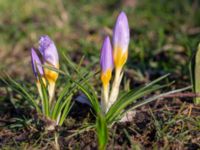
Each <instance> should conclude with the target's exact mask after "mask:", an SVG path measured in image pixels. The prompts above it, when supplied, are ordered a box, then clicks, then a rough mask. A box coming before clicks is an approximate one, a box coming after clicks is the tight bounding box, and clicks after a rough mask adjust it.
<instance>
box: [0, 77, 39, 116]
mask: <svg viewBox="0 0 200 150" xmlns="http://www.w3.org/2000/svg"><path fill="white" fill-rule="evenodd" d="M6 76H7V79H3V78H2V77H1V80H2V81H3V82H4V83H5V84H7V85H8V86H9V87H10V88H11V89H13V90H14V91H16V92H18V93H19V94H20V95H22V96H23V97H24V98H25V99H26V100H27V101H28V102H29V103H30V104H31V105H32V106H33V107H34V108H35V109H36V110H37V112H39V113H41V109H40V108H39V106H38V105H37V103H36V101H35V100H34V99H33V97H32V96H31V95H30V94H29V92H28V91H27V89H26V88H24V87H22V86H21V85H20V84H19V83H17V82H16V81H15V80H13V79H12V78H11V77H10V76H9V75H6Z"/></svg>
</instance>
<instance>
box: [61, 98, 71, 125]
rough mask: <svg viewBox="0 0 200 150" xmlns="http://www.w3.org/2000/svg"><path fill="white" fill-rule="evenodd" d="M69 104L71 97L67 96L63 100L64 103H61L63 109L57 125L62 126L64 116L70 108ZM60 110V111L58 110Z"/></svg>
mask: <svg viewBox="0 0 200 150" xmlns="http://www.w3.org/2000/svg"><path fill="white" fill-rule="evenodd" d="M70 104H71V97H68V99H66V100H65V103H64V104H63V105H62V107H61V110H63V108H64V110H63V112H62V115H61V118H60V121H59V125H60V126H62V124H63V122H64V120H65V118H66V116H67V115H68V114H69V111H70V110H71V108H72V106H73V104H72V105H70ZM60 112H61V111H60Z"/></svg>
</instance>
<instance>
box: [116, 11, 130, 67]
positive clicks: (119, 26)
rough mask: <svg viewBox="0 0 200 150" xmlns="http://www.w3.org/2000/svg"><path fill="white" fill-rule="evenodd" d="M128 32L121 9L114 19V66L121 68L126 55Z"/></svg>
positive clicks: (126, 20)
mask: <svg viewBox="0 0 200 150" xmlns="http://www.w3.org/2000/svg"><path fill="white" fill-rule="evenodd" d="M129 40H130V32H129V25H128V19H127V16H126V14H125V13H124V12H123V11H122V12H121V13H120V14H119V16H118V18H117V21H116V24H115V28H114V31H113V47H114V53H113V54H114V55H113V57H114V63H115V67H116V68H122V66H123V65H124V64H125V62H126V60H127V56H128V45H129Z"/></svg>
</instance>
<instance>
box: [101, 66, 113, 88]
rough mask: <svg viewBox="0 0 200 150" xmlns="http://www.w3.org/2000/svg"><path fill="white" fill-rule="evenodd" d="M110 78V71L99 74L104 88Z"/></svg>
mask: <svg viewBox="0 0 200 150" xmlns="http://www.w3.org/2000/svg"><path fill="white" fill-rule="evenodd" d="M111 76H112V70H111V69H108V70H107V71H106V72H102V73H101V81H102V83H103V86H104V87H107V86H108V84H109V81H110V79H111Z"/></svg>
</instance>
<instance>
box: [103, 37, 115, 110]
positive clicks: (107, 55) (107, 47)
mask: <svg viewBox="0 0 200 150" xmlns="http://www.w3.org/2000/svg"><path fill="white" fill-rule="evenodd" d="M100 65H101V81H102V83H103V89H102V92H103V97H102V100H101V104H102V107H103V109H104V111H105V112H106V109H107V108H106V106H107V103H108V97H109V82H110V79H111V76H112V69H113V56H112V46H111V43H110V38H109V37H108V36H107V37H106V38H105V40H104V42H103V45H102V48H101V58H100Z"/></svg>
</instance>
